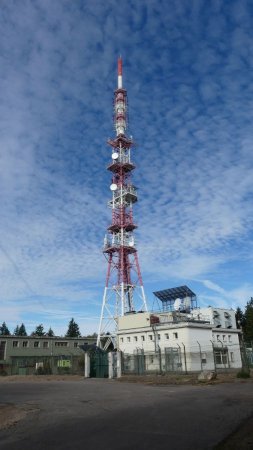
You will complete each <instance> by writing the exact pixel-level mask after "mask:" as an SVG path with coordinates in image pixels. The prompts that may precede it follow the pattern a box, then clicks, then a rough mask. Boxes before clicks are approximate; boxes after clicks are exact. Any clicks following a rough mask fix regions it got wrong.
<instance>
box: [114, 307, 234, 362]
mask: <svg viewBox="0 0 253 450" xmlns="http://www.w3.org/2000/svg"><path fill="white" fill-rule="evenodd" d="M214 311H216V313H215V315H217V309H213V308H203V309H199V308H198V309H196V310H195V311H194V313H193V314H192V315H191V316H190V315H189V314H188V315H186V314H180V313H179V314H178V315H177V317H176V316H175V315H174V316H173V314H172V313H154V314H150V313H142V314H132V315H130V314H129V315H127V316H123V317H121V318H120V319H119V322H118V333H117V342H118V348H119V349H120V350H121V351H122V352H123V353H125V354H129V355H131V354H136V353H138V352H140V351H143V352H145V353H151V352H157V351H161V352H165V353H166V351H169V349H178V351H180V355H181V361H182V367H183V368H184V370H187V371H199V370H213V369H215V368H217V369H222V368H240V367H241V354H240V345H239V338H238V330H237V329H236V322H235V313H234V311H233V310H225V309H221V308H219V311H218V313H219V320H220V323H219V328H216V327H215V325H216V323H215V321H214V317H213V316H214ZM225 313H226V314H225ZM152 316H153V318H154V316H155V318H157V317H158V318H159V323H153V324H152ZM175 319H177V320H179V321H178V322H177V323H176V322H175ZM228 322H229V328H228ZM214 355H215V359H214Z"/></svg>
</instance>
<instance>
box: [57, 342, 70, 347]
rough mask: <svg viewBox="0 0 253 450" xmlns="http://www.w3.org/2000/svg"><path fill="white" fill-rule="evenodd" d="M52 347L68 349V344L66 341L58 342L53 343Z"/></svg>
mask: <svg viewBox="0 0 253 450" xmlns="http://www.w3.org/2000/svg"><path fill="white" fill-rule="evenodd" d="M54 345H55V347H68V345H69V343H68V342H66V341H58V342H55V344H54Z"/></svg>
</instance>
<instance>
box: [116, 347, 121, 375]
mask: <svg viewBox="0 0 253 450" xmlns="http://www.w3.org/2000/svg"><path fill="white" fill-rule="evenodd" d="M121 376H122V353H121V352H117V378H121Z"/></svg>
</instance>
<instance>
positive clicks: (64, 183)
mask: <svg viewBox="0 0 253 450" xmlns="http://www.w3.org/2000/svg"><path fill="white" fill-rule="evenodd" d="M0 6H1V7H0V27H1V28H0V29H1V40H0V98H1V101H0V209H1V218H0V323H2V322H3V321H6V323H7V325H8V327H9V329H10V331H11V332H12V331H13V330H14V328H15V327H16V325H17V324H21V322H24V323H25V325H26V329H27V331H28V332H32V331H33V330H34V329H35V327H36V325H38V324H40V323H42V324H43V325H44V328H45V331H46V330H47V329H48V328H49V326H51V327H52V328H53V330H54V332H55V333H56V334H59V335H64V334H65V333H66V330H67V326H68V323H69V320H70V319H71V318H72V317H74V319H75V320H76V322H77V323H78V324H79V326H80V331H81V333H82V334H83V335H85V334H89V333H93V332H95V331H97V328H98V318H99V315H100V310H101V305H102V295H103V289H104V284H105V275H106V268H107V265H106V260H105V258H104V255H103V253H102V245H103V238H104V235H105V231H106V228H107V226H109V224H110V210H109V209H108V208H107V201H108V200H109V199H110V197H111V193H110V189H109V186H110V174H109V172H108V171H107V170H106V166H107V165H108V163H109V162H110V155H111V149H110V148H109V146H108V145H107V143H106V142H107V139H108V138H109V137H114V135H115V131H114V130H113V124H112V99H113V92H114V89H115V88H116V81H117V80H116V75H117V74H116V67H117V57H118V55H122V58H123V84H124V87H125V88H126V89H127V92H128V101H129V110H128V113H129V128H128V133H129V135H132V136H133V139H134V141H135V142H136V147H135V148H134V150H133V153H132V158H133V160H134V162H135V163H136V170H135V172H134V184H135V185H136V186H138V203H137V204H136V205H135V210H134V214H135V220H136V222H137V224H138V230H137V232H136V241H137V245H138V255H139V261H140V266H141V271H142V276H143V281H144V287H145V291H146V295H147V297H148V301H149V305H150V308H152V307H154V296H153V291H156V290H160V289H166V288H171V287H176V286H180V285H185V284H186V285H187V286H189V287H190V288H191V289H192V290H193V291H194V292H195V293H196V294H197V298H198V305H199V306H203V307H205V306H207V305H214V306H216V307H218V306H220V307H226V308H236V307H237V306H240V307H242V308H244V306H245V304H246V302H247V301H248V300H249V299H250V297H251V296H252V295H253V277H252V269H253V240H252V237H253V232H252V228H253V226H252V225H253V204H252V199H253V177H252V169H253V126H252V117H253V90H252V86H253V83H252V81H253V45H252V42H253V3H252V2H251V1H250V0H227V1H226V0H212V1H210V2H208V1H206V0H128V1H126V0H107V1H106V2H105V1H104V0H54V1H53V2H52V1H51V0H43V1H39V0H23V1H22V2H20V1H18V0H0Z"/></svg>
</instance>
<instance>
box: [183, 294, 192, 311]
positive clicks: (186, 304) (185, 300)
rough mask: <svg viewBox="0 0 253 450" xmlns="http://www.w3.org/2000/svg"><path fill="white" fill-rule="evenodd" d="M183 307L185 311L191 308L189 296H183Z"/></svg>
mask: <svg viewBox="0 0 253 450" xmlns="http://www.w3.org/2000/svg"><path fill="white" fill-rule="evenodd" d="M184 308H185V310H186V311H190V309H191V297H185V299H184Z"/></svg>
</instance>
